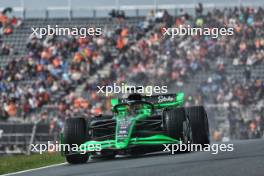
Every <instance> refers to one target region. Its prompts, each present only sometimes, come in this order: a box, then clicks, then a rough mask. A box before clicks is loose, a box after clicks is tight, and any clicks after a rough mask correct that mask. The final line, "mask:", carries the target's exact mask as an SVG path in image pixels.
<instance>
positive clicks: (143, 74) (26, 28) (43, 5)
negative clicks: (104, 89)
mask: <svg viewBox="0 0 264 176" xmlns="http://www.w3.org/2000/svg"><path fill="white" fill-rule="evenodd" d="M263 5H264V2H263V1H261V0H255V1H249V0H248V1H245V0H240V1H237V0H235V1H232V0H222V1H216V0H210V1H209V0H201V1H194V0H185V1H183V0H179V1H177V2H175V1H173V0H163V1H161V0H154V1H153V0H140V1H139V0H115V1H111V0H97V1H90V0H87V1H81V0H69V1H62V0H52V1H49V0H48V1H34V0H21V1H18V0H1V2H0V11H1V13H0V94H1V96H0V105H1V106H0V155H1V154H14V153H30V151H29V150H28V146H29V145H30V144H31V143H45V142H47V141H48V140H51V141H56V140H58V139H59V133H60V131H61V130H62V129H63V126H64V121H65V119H66V118H67V117H70V116H75V115H80V114H81V115H85V116H87V118H89V117H92V116H94V115H98V114H101V113H110V108H111V107H110V103H109V100H110V98H111V96H110V97H105V96H103V95H98V94H97V93H96V92H97V86H98V85H100V86H103V85H112V84H113V83H117V84H121V83H129V84H135V85H160V86H163V85H166V86H168V88H169V92H170V93H175V92H178V91H183V92H185V93H186V103H185V106H191V105H204V106H205V107H206V110H207V112H208V118H209V123H210V124H209V125H210V132H211V138H212V140H214V141H229V140H237V139H252V138H261V137H263V130H264V99H263V97H264V30H263V29H264V19H263V16H264V9H263V8H264V6H263ZM47 25H51V26H55V25H59V27H87V28H88V27H101V28H102V31H103V35H101V36H89V37H86V38H79V37H75V36H46V37H44V38H41V39H40V38H37V37H36V36H32V35H30V34H31V33H32V30H31V27H47ZM179 25H190V26H192V27H209V28H211V27H219V28H221V27H233V28H234V31H235V33H234V35H233V36H219V37H218V38H216V39H213V38H211V37H210V36H177V37H176V38H174V39H171V38H168V37H163V34H162V28H163V27H167V28H169V27H177V26H179ZM113 96H117V95H113ZM118 96H121V95H118Z"/></svg>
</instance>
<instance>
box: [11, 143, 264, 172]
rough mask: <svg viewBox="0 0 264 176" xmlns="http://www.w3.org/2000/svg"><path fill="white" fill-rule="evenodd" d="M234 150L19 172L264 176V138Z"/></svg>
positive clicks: (142, 157)
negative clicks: (214, 153)
mask: <svg viewBox="0 0 264 176" xmlns="http://www.w3.org/2000/svg"><path fill="white" fill-rule="evenodd" d="M232 143H233V144H234V151H233V152H220V153H219V154H217V155H213V154H211V152H194V153H186V154H176V155H168V154H164V153H155V154H149V155H145V156H141V157H124V158H116V159H114V160H95V161H90V162H88V163H86V164H81V165H68V164H65V165H61V166H56V167H51V168H46V169H40V170H36V171H29V172H25V173H21V174H15V175H16V176H86V175H89V176H90V175H91V176H141V175H143V176H148V175H151V176H264V139H262V140H247V141H234V142H232Z"/></svg>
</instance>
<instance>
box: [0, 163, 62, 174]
mask: <svg viewBox="0 0 264 176" xmlns="http://www.w3.org/2000/svg"><path fill="white" fill-rule="evenodd" d="M66 164H67V163H60V164H53V165H49V166H44V167H39V168H35V169H28V170H23V171H18V172H13V173H9V174H4V175H0V176H10V175H16V174H21V173H25V172H31V171H37V170H41V169H46V168H50V167H56V166H62V165H66Z"/></svg>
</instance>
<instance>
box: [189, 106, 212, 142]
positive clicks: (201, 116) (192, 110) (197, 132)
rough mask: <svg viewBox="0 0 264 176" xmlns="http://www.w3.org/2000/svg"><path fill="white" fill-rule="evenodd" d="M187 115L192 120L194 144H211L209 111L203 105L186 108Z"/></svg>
mask: <svg viewBox="0 0 264 176" xmlns="http://www.w3.org/2000/svg"><path fill="white" fill-rule="evenodd" d="M186 115H187V116H188V118H189V120H190V125H191V130H192V141H191V142H192V143H193V144H202V145H203V146H205V144H210V139H209V125H208V118H207V113H206V111H205V109H204V107H203V106H194V107H188V108H186Z"/></svg>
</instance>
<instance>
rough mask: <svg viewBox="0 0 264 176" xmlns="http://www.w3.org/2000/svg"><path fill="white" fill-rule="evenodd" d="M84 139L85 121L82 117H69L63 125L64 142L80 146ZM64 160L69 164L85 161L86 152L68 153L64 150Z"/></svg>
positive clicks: (86, 157) (71, 145) (86, 158)
mask: <svg viewBox="0 0 264 176" xmlns="http://www.w3.org/2000/svg"><path fill="white" fill-rule="evenodd" d="M85 141H86V122H85V119H84V118H69V119H67V120H66V122H65V126H64V143H65V144H69V145H70V147H73V145H76V144H77V145H78V146H80V145H81V144H83V143H84V142H85ZM65 156H66V160H67V162H68V163H70V164H80V163H86V162H87V160H88V157H89V156H88V155H87V154H69V151H65Z"/></svg>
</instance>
